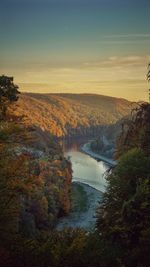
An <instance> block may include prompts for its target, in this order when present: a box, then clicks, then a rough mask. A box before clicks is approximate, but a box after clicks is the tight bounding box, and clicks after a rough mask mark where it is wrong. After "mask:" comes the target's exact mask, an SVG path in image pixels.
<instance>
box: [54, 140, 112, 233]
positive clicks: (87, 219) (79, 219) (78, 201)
mask: <svg viewBox="0 0 150 267" xmlns="http://www.w3.org/2000/svg"><path fill="white" fill-rule="evenodd" d="M87 141H88V140H87ZM85 142H86V141H85V140H84V142H82V140H75V141H71V142H67V143H65V144H63V150H64V154H65V157H66V158H67V159H69V160H70V161H71V163H72V170H73V183H72V193H71V196H72V201H71V205H72V207H71V212H70V213H69V215H68V216H66V217H63V218H61V219H60V220H59V222H58V224H57V230H61V229H64V228H68V227H71V228H84V229H86V230H88V231H90V230H92V229H94V228H95V223H96V209H97V207H98V206H99V203H100V202H102V200H103V192H104V191H105V190H106V180H105V173H106V171H107V169H108V168H109V167H108V166H107V165H106V164H105V163H104V162H102V161H101V162H98V161H97V160H95V159H93V158H92V157H90V156H89V155H87V154H84V152H81V151H80V148H81V146H82V145H83V144H84V143H85Z"/></svg>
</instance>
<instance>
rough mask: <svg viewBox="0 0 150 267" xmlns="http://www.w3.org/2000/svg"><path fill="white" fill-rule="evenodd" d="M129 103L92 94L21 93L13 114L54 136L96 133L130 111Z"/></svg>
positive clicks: (91, 134)
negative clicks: (26, 119)
mask: <svg viewBox="0 0 150 267" xmlns="http://www.w3.org/2000/svg"><path fill="white" fill-rule="evenodd" d="M131 106H132V105H131V102H129V101H127V100H125V99H120V98H114V97H108V96H101V95H94V94H33V93H26V94H22V95H21V97H20V99H19V101H18V103H17V108H16V107H14V109H15V113H16V114H17V115H18V114H19V115H25V116H26V117H27V118H28V119H29V120H30V123H32V124H34V125H36V126H40V127H42V129H43V130H46V131H48V132H51V133H52V134H53V135H54V136H57V137H68V136H85V135H86V136H95V135H97V134H98V132H99V131H100V130H101V126H102V125H106V124H112V123H115V122H116V121H117V120H118V119H120V118H122V117H123V116H126V115H127V114H129V112H130V110H131Z"/></svg>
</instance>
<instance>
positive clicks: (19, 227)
mask: <svg viewBox="0 0 150 267" xmlns="http://www.w3.org/2000/svg"><path fill="white" fill-rule="evenodd" d="M136 114H139V115H136ZM136 114H135V116H134V118H133V119H132V120H131V121H130V122H129V123H128V127H127V129H126V131H125V132H123V135H122V136H121V139H120V142H119V145H118V155H119V160H118V166H117V167H116V168H115V169H114V170H112V173H111V174H110V175H109V176H108V183H109V185H108V191H107V193H106V194H105V197H104V203H103V206H102V207H100V208H99V212H98V215H97V230H95V232H94V233H89V232H86V231H84V230H81V229H76V230H73V229H68V230H64V231H60V232H58V231H54V230H53V223H54V219H55V218H56V217H57V216H61V215H62V213H67V212H68V211H69V202H68V200H69V199H68V193H69V186H70V182H71V172H70V171H71V169H70V166H68V163H67V162H66V161H65V160H63V155H62V153H60V150H59V147H58V146H57V145H56V143H55V142H54V141H53V140H52V139H51V142H50V139H49V137H48V136H47V134H46V133H45V132H43V131H42V130H41V129H39V128H38V127H37V128H35V126H34V127H33V125H32V126H31V125H30V127H29V124H27V126H25V125H24V124H23V125H22V123H21V121H20V123H18V122H17V123H16V122H15V123H14V122H12V123H10V122H5V123H4V122H3V123H1V125H0V126H1V127H0V128H1V129H0V156H1V157H0V236H1V239H0V266H2V267H9V266H11V267H30V266H33V267H34V266H36V267H82V266H83V267H91V266H93V267H148V266H149V262H150V255H149V249H150V180H149V179H150V155H149V149H150V143H149V134H148V133H149V119H148V118H149V116H150V108H149V104H142V106H140V108H139V109H138V110H137V113H136ZM45 140H47V141H46V143H45ZM49 142H50V144H49ZM41 152H42V154H41ZM49 215H50V216H49Z"/></svg>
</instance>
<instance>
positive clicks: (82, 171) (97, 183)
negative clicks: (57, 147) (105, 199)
mask: <svg viewBox="0 0 150 267" xmlns="http://www.w3.org/2000/svg"><path fill="white" fill-rule="evenodd" d="M80 145H81V142H76V143H75V142H74V143H73V142H72V143H70V144H69V145H68V144H67V146H65V156H66V157H67V158H68V157H69V159H70V160H71V162H72V169H73V180H74V181H79V182H83V183H86V184H89V185H90V186H92V187H94V188H96V189H98V190H100V191H102V192H104V191H105V188H106V180H105V173H106V171H107V169H108V166H107V165H106V164H105V163H104V162H102V161H101V162H98V161H96V160H95V159H93V158H91V157H90V156H88V155H86V154H84V153H82V152H80V151H79V149H80Z"/></svg>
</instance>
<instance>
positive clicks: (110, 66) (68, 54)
mask: <svg viewBox="0 0 150 267" xmlns="http://www.w3.org/2000/svg"><path fill="white" fill-rule="evenodd" d="M149 62H150V1H149V0H0V74H5V75H8V76H9V75H10V76H14V78H15V82H16V83H17V84H19V86H20V90H21V91H32V92H40V93H49V92H53V93H55V92H56V93H57V92H68V93H97V94H103V95H111V96H116V97H124V98H127V99H129V100H133V101H134V100H135V101H136V100H148V93H147V90H148V84H147V82H146V72H147V65H148V63H149Z"/></svg>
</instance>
